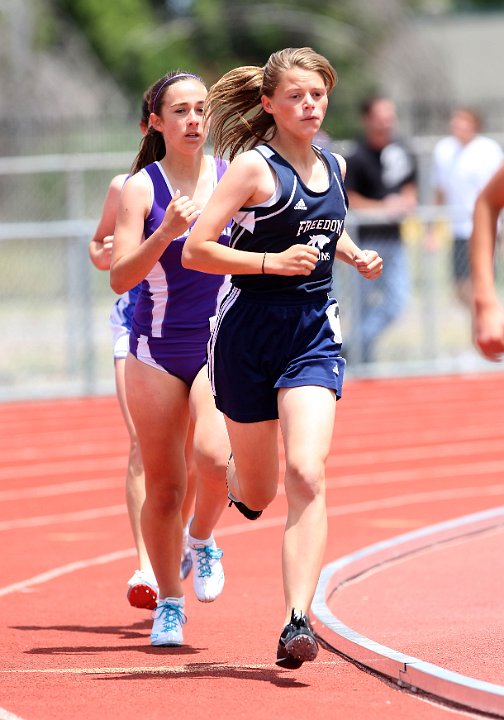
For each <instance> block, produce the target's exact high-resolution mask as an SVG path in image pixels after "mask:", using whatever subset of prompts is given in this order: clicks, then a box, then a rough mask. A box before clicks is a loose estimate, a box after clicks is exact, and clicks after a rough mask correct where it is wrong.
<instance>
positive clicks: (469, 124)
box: [433, 107, 504, 307]
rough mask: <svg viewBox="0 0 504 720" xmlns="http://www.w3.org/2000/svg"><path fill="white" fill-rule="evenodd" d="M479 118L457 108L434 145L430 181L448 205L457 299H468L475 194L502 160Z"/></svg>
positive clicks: (439, 200)
mask: <svg viewBox="0 0 504 720" xmlns="http://www.w3.org/2000/svg"><path fill="white" fill-rule="evenodd" d="M480 129H481V120H480V117H479V115H478V114H477V113H476V112H475V111H474V110H472V109H470V108H462V107H461V108H457V109H455V110H454V111H453V112H452V115H451V118H450V135H449V136H447V137H445V138H443V139H441V140H440V141H439V142H438V143H437V145H436V146H435V148H434V156H433V175H434V177H433V183H434V192H435V197H434V201H435V203H436V204H438V205H445V206H447V212H448V217H449V220H450V223H451V228H452V233H453V255H452V271H453V277H454V282H455V290H456V293H457V297H458V298H459V300H460V301H461V302H462V303H463V304H464V305H465V306H466V307H469V306H470V302H471V282H470V273H469V242H468V241H469V238H470V237H471V232H472V216H473V211H474V204H475V202H476V198H477V196H478V194H479V192H480V191H481V190H482V188H483V187H484V186H485V185H486V183H487V182H488V180H489V179H490V178H491V177H492V175H493V174H494V173H495V172H496V170H497V169H498V168H499V166H500V165H501V164H502V163H503V161H504V153H503V150H502V148H501V146H500V145H499V144H498V143H497V142H496V141H495V140H492V139H491V138H489V137H485V136H484V135H481V134H480Z"/></svg>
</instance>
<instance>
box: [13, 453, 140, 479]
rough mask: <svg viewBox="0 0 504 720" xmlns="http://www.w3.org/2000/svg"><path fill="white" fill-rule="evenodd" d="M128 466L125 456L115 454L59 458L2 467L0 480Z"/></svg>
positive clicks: (119, 468)
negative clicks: (47, 461) (51, 460)
mask: <svg viewBox="0 0 504 720" xmlns="http://www.w3.org/2000/svg"><path fill="white" fill-rule="evenodd" d="M125 467H126V460H125V458H123V457H118V456H115V455H113V456H112V457H97V458H82V457H79V458H73V459H72V460H63V461H61V460H59V461H56V460H55V461H53V462H49V463H39V462H38V463H36V464H26V463H23V464H22V465H11V466H9V467H1V468H0V481H4V480H12V479H13V478H19V477H23V478H37V477H41V476H42V477H45V476H48V477H54V476H58V475H64V476H66V477H69V476H70V477H71V476H72V475H76V474H77V473H83V472H86V473H97V474H98V473H100V472H104V471H105V470H123V469H125Z"/></svg>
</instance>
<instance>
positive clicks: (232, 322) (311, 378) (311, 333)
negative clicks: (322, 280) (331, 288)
mask: <svg viewBox="0 0 504 720" xmlns="http://www.w3.org/2000/svg"><path fill="white" fill-rule="evenodd" d="M341 342H342V340H341V330H340V322H339V308H338V303H337V302H336V300H335V299H334V298H328V297H327V295H322V296H321V295H318V296H317V298H313V299H312V298H311V297H308V299H307V296H306V295H304V296H303V297H302V298H299V297H297V296H294V297H292V296H291V297H282V298H278V297H275V298H274V299H272V296H271V295H269V296H268V297H267V298H266V297H265V296H261V295H257V296H256V295H255V294H253V293H246V292H245V291H243V290H239V289H237V288H233V289H232V290H231V291H230V292H229V293H228V295H227V296H226V297H225V298H224V300H223V302H222V303H221V306H220V310H219V314H218V316H217V319H216V323H215V327H214V328H213V330H212V334H211V337H210V341H209V343H208V355H209V363H208V370H209V376H210V382H211V385H212V391H213V394H214V397H215V403H216V405H217V408H218V409H219V410H221V412H223V413H224V414H225V415H227V417H229V418H231V420H235V421H236V422H261V421H264V420H275V419H277V418H278V403H277V395H278V388H289V387H303V386H307V385H318V386H322V387H326V388H329V389H331V390H334V391H335V393H336V397H337V398H339V397H341V392H342V386H343V374H344V369H345V360H344V358H342V357H341V356H340V351H341Z"/></svg>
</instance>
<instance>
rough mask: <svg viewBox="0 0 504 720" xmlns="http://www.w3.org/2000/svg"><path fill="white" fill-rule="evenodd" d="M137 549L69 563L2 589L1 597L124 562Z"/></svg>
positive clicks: (0, 590)
mask: <svg viewBox="0 0 504 720" xmlns="http://www.w3.org/2000/svg"><path fill="white" fill-rule="evenodd" d="M135 554H136V551H135V548H128V549H127V550H118V551H117V552H112V553H108V554H107V555H99V556H98V557H95V558H90V559H89V560H77V561H76V562H73V563H69V564H68V565H62V566H60V567H57V568H53V569H52V570H47V572H43V573H40V574H39V575H34V576H33V577H31V578H28V579H27V580H20V581H19V582H16V583H12V585H6V586H5V587H3V588H0V597H5V596H6V595H10V594H11V593H14V592H25V591H26V590H28V589H29V588H32V587H35V586H36V585H43V584H44V583H47V582H50V581H51V580H55V579H56V578H59V577H61V576H62V575H68V574H69V573H73V572H77V571H78V570H85V569H87V568H89V567H92V566H93V565H107V564H108V563H111V562H116V561H117V560H123V559H124V558H128V557H131V556H132V555H135Z"/></svg>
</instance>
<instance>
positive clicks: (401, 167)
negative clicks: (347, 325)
mask: <svg viewBox="0 0 504 720" xmlns="http://www.w3.org/2000/svg"><path fill="white" fill-rule="evenodd" d="M361 112H362V123H363V128H364V137H363V138H362V139H361V140H360V141H359V142H358V144H357V146H356V148H355V151H354V153H353V154H352V155H351V156H350V157H349V158H348V159H347V173H346V178H345V186H346V190H347V193H348V198H349V201H350V210H352V211H355V213H356V215H359V214H360V213H362V214H361V216H360V217H358V225H357V228H356V230H357V234H356V235H355V240H356V242H359V243H364V244H365V245H366V246H369V247H371V248H372V249H373V250H376V251H377V252H378V253H379V255H381V257H382V258H383V274H382V276H381V278H379V279H378V280H377V281H376V282H375V283H373V287H372V288H371V287H369V285H368V286H366V284H365V283H361V284H360V285H361V287H360V300H361V333H362V336H361V348H360V349H361V353H360V355H361V358H360V359H361V360H363V361H364V362H372V361H373V360H374V359H375V344H376V341H377V339H378V336H379V335H380V334H381V333H382V332H383V330H384V329H385V328H386V327H387V326H388V325H389V324H390V323H391V322H392V321H393V320H395V319H396V318H397V317H398V316H399V314H400V313H401V312H402V310H403V308H404V306H405V304H406V301H407V299H408V295H409V271H408V266H407V262H406V252H405V248H404V247H403V244H402V241H401V233H400V224H401V221H402V220H403V219H404V217H405V216H406V215H408V214H409V213H410V212H412V211H413V210H414V209H415V208H416V205H417V186H416V176H417V168H416V161H415V158H414V156H413V154H412V152H411V151H410V149H409V148H408V147H407V145H406V144H405V143H404V142H403V141H401V140H400V139H396V138H395V136H394V133H395V126H396V111H395V105H394V103H393V102H392V101H391V100H389V99H388V98H383V97H373V98H371V99H369V100H367V101H366V102H365V103H363V106H362V110H361Z"/></svg>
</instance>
